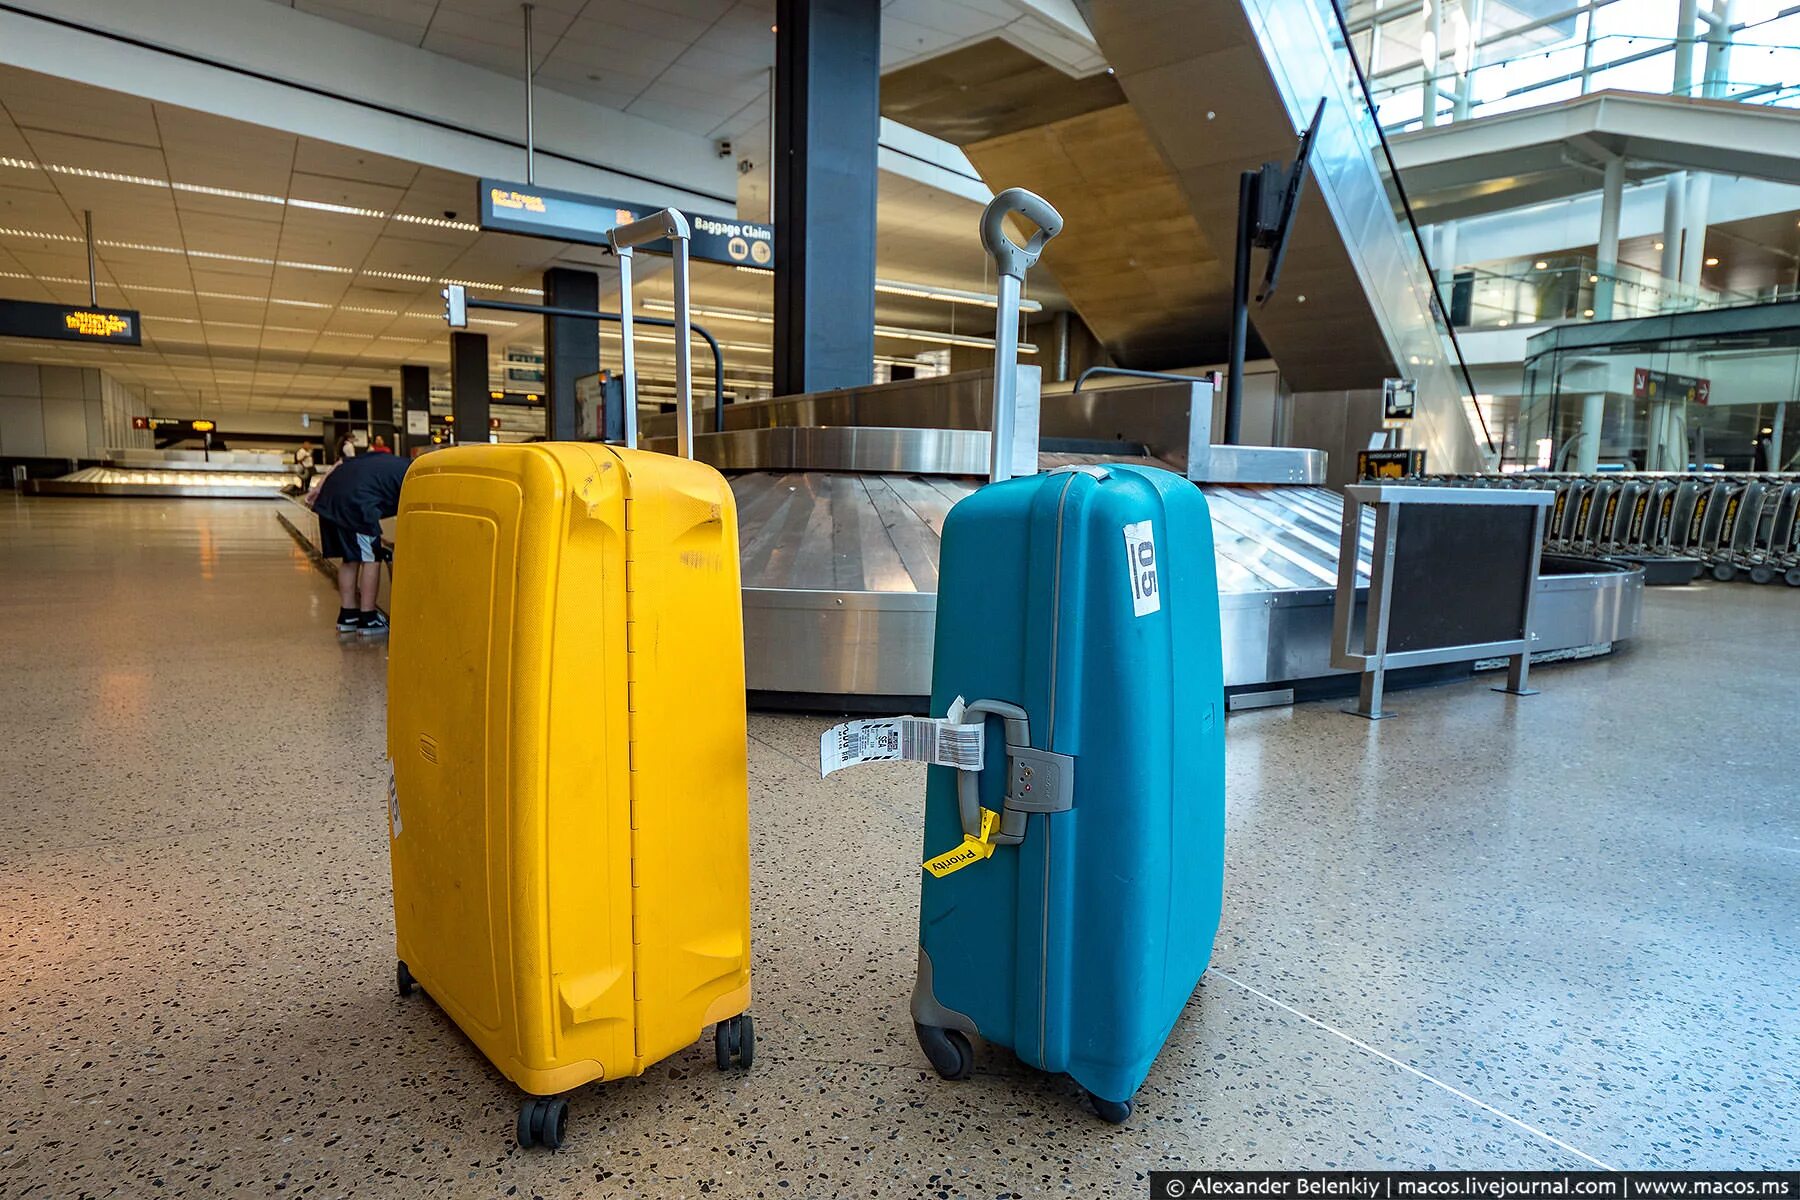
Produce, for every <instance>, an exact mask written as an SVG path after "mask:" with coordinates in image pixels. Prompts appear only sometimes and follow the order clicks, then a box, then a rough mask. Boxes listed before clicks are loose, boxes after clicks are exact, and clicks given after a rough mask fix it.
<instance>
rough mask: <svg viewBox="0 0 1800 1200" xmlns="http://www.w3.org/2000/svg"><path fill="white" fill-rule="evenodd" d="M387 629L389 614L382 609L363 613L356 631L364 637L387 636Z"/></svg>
mask: <svg viewBox="0 0 1800 1200" xmlns="http://www.w3.org/2000/svg"><path fill="white" fill-rule="evenodd" d="M387 631H388V619H387V614H386V613H383V612H380V611H376V612H372V613H364V614H362V620H361V621H360V622H359V623H358V624H357V627H356V632H358V633H360V634H362V635H363V636H364V637H386V636H387Z"/></svg>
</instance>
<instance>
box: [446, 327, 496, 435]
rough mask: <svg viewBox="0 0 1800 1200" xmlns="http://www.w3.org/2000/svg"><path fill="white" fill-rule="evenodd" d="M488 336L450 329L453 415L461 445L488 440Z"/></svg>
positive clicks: (451, 410)
mask: <svg viewBox="0 0 1800 1200" xmlns="http://www.w3.org/2000/svg"><path fill="white" fill-rule="evenodd" d="M489 382H490V381H489V379H488V339H487V334H485V333H470V332H468V331H467V330H464V329H453V330H451V331H450V415H451V416H453V417H455V418H456V420H455V421H453V422H452V425H453V426H454V427H455V430H456V440H457V443H458V444H460V445H482V444H484V443H486V442H487V440H488V386H489Z"/></svg>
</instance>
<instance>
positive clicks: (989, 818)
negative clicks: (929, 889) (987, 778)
mask: <svg viewBox="0 0 1800 1200" xmlns="http://www.w3.org/2000/svg"><path fill="white" fill-rule="evenodd" d="M998 828H1000V814H999V813H997V812H995V811H994V810H993V809H991V808H984V809H982V810H981V832H980V833H979V834H967V833H965V834H963V840H962V845H960V846H958V847H957V848H956V849H954V850H946V851H945V852H944V853H942V854H940V855H938V856H937V857H936V858H933V859H929V860H927V862H926V863H925V869H926V870H927V871H930V872H931V873H932V874H933V875H934V876H936V877H937V878H939V879H942V878H943V877H944V876H946V875H953V874H955V873H956V872H958V871H960V870H962V869H963V868H964V867H966V866H968V865H969V864H970V863H978V862H981V861H982V860H983V859H988V858H992V857H993V856H994V843H993V842H992V841H991V840H990V839H991V838H992V837H993V836H994V830H996V829H998Z"/></svg>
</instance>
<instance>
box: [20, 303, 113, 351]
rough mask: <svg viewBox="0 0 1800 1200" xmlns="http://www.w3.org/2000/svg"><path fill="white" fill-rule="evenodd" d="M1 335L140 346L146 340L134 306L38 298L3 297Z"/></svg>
mask: <svg viewBox="0 0 1800 1200" xmlns="http://www.w3.org/2000/svg"><path fill="white" fill-rule="evenodd" d="M0 337H24V338H46V339H48V340H51V341H57V342H117V343H118V344H120V345H121V346H141V345H143V342H144V338H143V334H142V332H141V331H140V330H139V329H138V314H137V312H136V310H134V309H129V308H93V307H83V306H82V305H79V304H44V303H41V302H39V301H36V300H0Z"/></svg>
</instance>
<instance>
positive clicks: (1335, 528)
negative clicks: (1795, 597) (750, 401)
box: [731, 455, 1642, 710]
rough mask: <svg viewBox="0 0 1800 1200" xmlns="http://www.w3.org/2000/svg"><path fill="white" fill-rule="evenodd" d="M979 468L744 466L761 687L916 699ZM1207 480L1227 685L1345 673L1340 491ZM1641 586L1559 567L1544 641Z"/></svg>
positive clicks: (746, 556) (1546, 591) (925, 689)
mask: <svg viewBox="0 0 1800 1200" xmlns="http://www.w3.org/2000/svg"><path fill="white" fill-rule="evenodd" d="M1077 458H1079V459H1080V460H1082V461H1083V462H1088V461H1094V462H1104V461H1108V460H1107V459H1106V458H1105V457H1104V456H1097V455H1078V456H1076V455H1057V456H1049V455H1046V456H1045V458H1044V465H1045V466H1046V467H1050V466H1055V465H1073V460H1074V459H1077ZM1111 461H1118V460H1117V459H1114V460H1111ZM1132 461H1143V460H1141V459H1139V460H1132ZM979 482H980V481H979V480H977V479H974V478H971V477H967V476H949V475H936V474H906V473H878V472H851V471H827V470H811V471H802V470H770V471H745V472H742V473H738V474H734V475H732V476H731V484H732V489H733V491H734V493H735V494H736V496H737V499H738V523H739V530H740V540H741V545H742V570H743V584H744V632H745V654H746V667H747V672H748V676H749V684H750V688H751V690H752V691H753V692H756V693H759V694H760V695H762V696H763V697H765V698H770V699H775V698H779V699H782V700H785V701H798V702H800V703H810V704H812V705H814V706H823V707H831V708H840V707H843V708H848V707H866V708H870V709H876V710H879V709H883V708H887V709H896V708H913V707H916V706H917V704H918V703H919V702H920V698H921V697H923V696H925V695H927V694H929V692H930V690H931V678H930V676H931V643H932V626H933V622H934V620H935V608H936V592H937V582H938V578H937V577H938V550H939V544H940V539H941V537H942V535H943V529H944V520H945V518H946V517H947V516H948V515H949V512H950V509H951V508H952V507H953V506H954V505H955V504H956V502H957V501H959V500H961V499H962V498H963V497H965V496H967V495H968V494H969V493H970V492H972V491H973V490H974V489H975V488H976V487H977V486H979ZM1201 490H1202V491H1203V492H1204V493H1205V494H1206V497H1207V501H1208V505H1209V507H1210V509H1211V512H1212V518H1213V540H1214V556H1215V561H1216V563H1217V567H1218V578H1219V591H1220V608H1221V616H1222V621H1223V637H1224V646H1223V650H1224V653H1225V667H1226V684H1227V686H1228V687H1232V688H1235V689H1241V690H1256V689H1263V688H1279V687H1282V686H1284V685H1288V684H1291V683H1292V682H1294V681H1298V680H1303V679H1314V678H1319V677H1323V676H1328V675H1334V674H1339V673H1340V672H1338V671H1336V670H1335V669H1334V668H1332V666H1331V665H1330V632H1331V613H1332V602H1333V595H1334V589H1335V587H1336V583H1337V549H1338V540H1339V537H1340V536H1341V530H1342V522H1343V500H1342V497H1341V496H1339V495H1338V494H1337V493H1336V492H1333V491H1331V490H1329V489H1327V488H1322V487H1308V486H1287V485H1260V484H1259V485H1225V484H1205V485H1202V488H1201ZM1373 539H1374V530H1373V521H1372V519H1370V518H1369V517H1368V516H1367V515H1365V520H1364V522H1363V525H1362V529H1361V532H1360V537H1359V539H1358V556H1357V568H1358V573H1359V575H1360V576H1361V577H1362V579H1363V580H1364V581H1365V582H1366V580H1367V578H1368V573H1369V555H1370V552H1371V549H1372V546H1373ZM1641 590H1642V575H1641V573H1640V574H1638V575H1635V576H1633V575H1630V574H1629V573H1625V572H1621V571H1616V570H1611V569H1608V568H1606V567H1604V566H1603V565H1602V564H1594V569H1593V572H1592V573H1588V574H1583V573H1580V572H1576V573H1573V574H1571V573H1563V574H1560V575H1557V576H1554V577H1551V576H1548V575H1547V576H1546V577H1545V579H1543V580H1541V581H1540V584H1539V595H1538V601H1537V607H1536V609H1535V610H1534V611H1535V612H1536V613H1537V614H1538V619H1537V624H1538V625H1539V626H1540V638H1539V645H1540V647H1541V648H1542V649H1543V650H1562V649H1574V648H1577V647H1586V646H1592V645H1606V644H1610V643H1611V642H1612V641H1614V640H1616V639H1618V638H1624V637H1629V636H1630V635H1631V634H1632V633H1633V632H1635V629H1636V623H1637V614H1638V606H1639V603H1640V600H1641Z"/></svg>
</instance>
